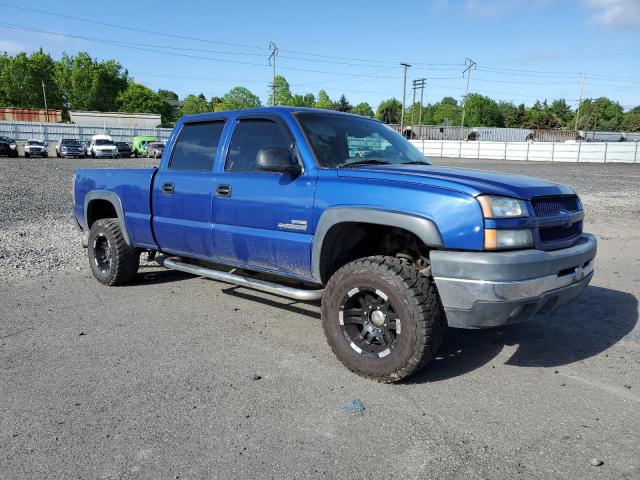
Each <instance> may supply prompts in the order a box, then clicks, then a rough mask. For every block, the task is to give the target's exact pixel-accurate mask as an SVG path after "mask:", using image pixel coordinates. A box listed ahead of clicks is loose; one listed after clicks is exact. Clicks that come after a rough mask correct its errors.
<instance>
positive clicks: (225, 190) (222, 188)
mask: <svg viewBox="0 0 640 480" xmlns="http://www.w3.org/2000/svg"><path fill="white" fill-rule="evenodd" d="M230 196H231V186H230V185H218V186H217V187H216V197H230Z"/></svg>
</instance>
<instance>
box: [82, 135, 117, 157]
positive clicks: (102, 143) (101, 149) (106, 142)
mask: <svg viewBox="0 0 640 480" xmlns="http://www.w3.org/2000/svg"><path fill="white" fill-rule="evenodd" d="M89 155H91V157H93V158H96V157H101V158H104V157H108V158H116V157H117V156H118V149H117V148H116V145H115V143H113V140H112V138H111V137H110V136H109V135H94V136H93V137H91V143H90V144H89Z"/></svg>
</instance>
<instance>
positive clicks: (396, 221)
mask: <svg viewBox="0 0 640 480" xmlns="http://www.w3.org/2000/svg"><path fill="white" fill-rule="evenodd" d="M351 222H353V223H373V224H376V225H387V226H389V227H395V228H402V229H403V230H407V231H409V232H411V233H413V234H414V235H416V236H417V237H418V238H419V239H420V240H422V241H423V242H424V244H425V245H427V246H429V247H434V248H442V247H444V242H443V241H442V236H441V235H440V230H438V226H437V225H436V224H435V223H434V222H433V220H430V219H428V218H425V217H420V216H416V215H413V214H409V213H402V212H395V211H389V210H381V209H376V208H367V207H348V206H347V207H331V208H328V209H326V210H325V211H324V212H323V213H322V215H321V216H320V220H319V221H318V226H317V227H316V231H315V234H314V237H313V248H312V251H311V273H312V276H313V278H314V279H315V280H317V281H318V282H321V277H322V276H321V273H320V262H321V257H322V246H323V243H324V239H325V236H326V235H327V233H328V232H329V230H331V228H332V227H334V226H336V225H338V224H340V223H351Z"/></svg>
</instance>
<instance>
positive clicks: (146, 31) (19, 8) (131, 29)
mask: <svg viewBox="0 0 640 480" xmlns="http://www.w3.org/2000/svg"><path fill="white" fill-rule="evenodd" d="M0 7H7V8H15V9H17V10H23V11H26V12H32V13H40V14H42V15H51V16H53V17H58V18H66V19H68V20H75V21H78V22H86V23H93V24H94V25H102V26H104V27H110V28H118V29H121V30H129V31H132V32H139V33H147V34H150V35H158V36H162V37H171V38H179V39H182V40H191V41H196V42H205V43H213V44H216V45H228V46H231V47H242V48H253V49H259V50H264V47H260V46H257V45H246V44H242V43H232V42H222V41H216V40H208V39H204V38H197V37H190V36H187V35H178V34H174V33H167V32H156V31H154V30H145V29H143V28H137V27H127V26H124V25H118V24H115V23H108V22H100V21H98V20H95V19H91V18H84V17H76V16H73V15H64V14H62V13H56V12H50V11H48V10H38V9H36V8H29V7H22V6H19V5H12V4H10V3H3V2H0Z"/></svg>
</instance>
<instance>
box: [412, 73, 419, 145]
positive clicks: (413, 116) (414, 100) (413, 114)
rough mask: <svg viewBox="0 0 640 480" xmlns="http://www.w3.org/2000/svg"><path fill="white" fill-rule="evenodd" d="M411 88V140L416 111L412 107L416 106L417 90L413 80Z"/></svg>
mask: <svg viewBox="0 0 640 480" xmlns="http://www.w3.org/2000/svg"><path fill="white" fill-rule="evenodd" d="M411 87H412V88H413V102H412V103H411V137H412V138H413V135H414V133H415V132H414V131H413V127H415V125H416V109H415V108H414V107H415V106H416V90H417V89H418V87H416V81H415V80H414V81H413V82H411Z"/></svg>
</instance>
